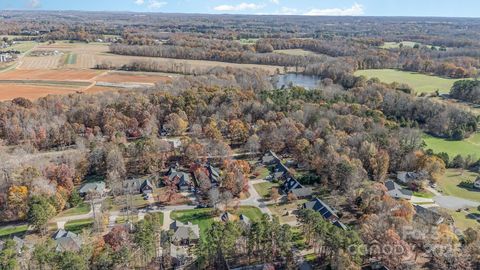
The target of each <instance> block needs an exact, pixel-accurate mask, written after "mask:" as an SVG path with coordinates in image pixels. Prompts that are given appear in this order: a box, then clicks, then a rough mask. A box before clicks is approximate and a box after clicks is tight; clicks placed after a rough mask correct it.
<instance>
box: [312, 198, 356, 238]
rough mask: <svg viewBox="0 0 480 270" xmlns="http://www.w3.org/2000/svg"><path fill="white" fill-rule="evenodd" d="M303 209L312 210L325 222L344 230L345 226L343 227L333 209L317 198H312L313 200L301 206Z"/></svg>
mask: <svg viewBox="0 0 480 270" xmlns="http://www.w3.org/2000/svg"><path fill="white" fill-rule="evenodd" d="M303 208H305V209H312V210H313V211H315V212H318V213H320V215H322V217H323V218H324V219H325V220H328V221H330V222H331V223H332V224H333V225H335V226H337V227H339V228H341V229H344V230H346V229H347V226H345V225H344V224H343V223H342V222H340V220H339V219H338V216H337V214H336V212H337V211H335V210H334V209H333V208H331V207H330V206H329V205H328V204H326V203H325V202H324V201H322V200H320V199H319V198H314V199H313V200H311V201H309V202H306V203H304V204H303Z"/></svg>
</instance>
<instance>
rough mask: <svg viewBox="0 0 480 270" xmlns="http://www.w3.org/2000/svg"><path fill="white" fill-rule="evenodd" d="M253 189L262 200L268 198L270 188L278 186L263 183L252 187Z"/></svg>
mask: <svg viewBox="0 0 480 270" xmlns="http://www.w3.org/2000/svg"><path fill="white" fill-rule="evenodd" d="M253 187H254V188H255V190H256V191H257V192H258V195H260V196H262V198H269V197H270V193H271V192H272V187H278V184H277V183H271V182H265V183H258V184H255V185H253Z"/></svg>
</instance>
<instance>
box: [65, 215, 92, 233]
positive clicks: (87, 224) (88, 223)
mask: <svg viewBox="0 0 480 270" xmlns="http://www.w3.org/2000/svg"><path fill="white" fill-rule="evenodd" d="M92 226H93V218H86V219H78V220H73V221H69V222H67V223H66V224H65V230H67V231H71V232H74V233H80V232H82V230H83V229H87V228H91V227H92Z"/></svg>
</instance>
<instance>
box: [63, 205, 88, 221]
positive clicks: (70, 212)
mask: <svg viewBox="0 0 480 270" xmlns="http://www.w3.org/2000/svg"><path fill="white" fill-rule="evenodd" d="M89 212H90V204H88V203H85V202H82V203H80V204H79V205H78V206H77V207H74V208H70V209H67V210H65V211H63V212H61V213H60V214H59V215H58V216H59V217H68V216H76V215H83V214H88V213H89Z"/></svg>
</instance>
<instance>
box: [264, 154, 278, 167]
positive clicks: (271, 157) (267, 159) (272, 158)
mask: <svg viewBox="0 0 480 270" xmlns="http://www.w3.org/2000/svg"><path fill="white" fill-rule="evenodd" d="M277 163H281V160H280V158H278V156H277V154H275V153H274V152H273V151H268V152H267V153H265V155H263V157H262V164H263V165H274V164H277Z"/></svg>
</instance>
